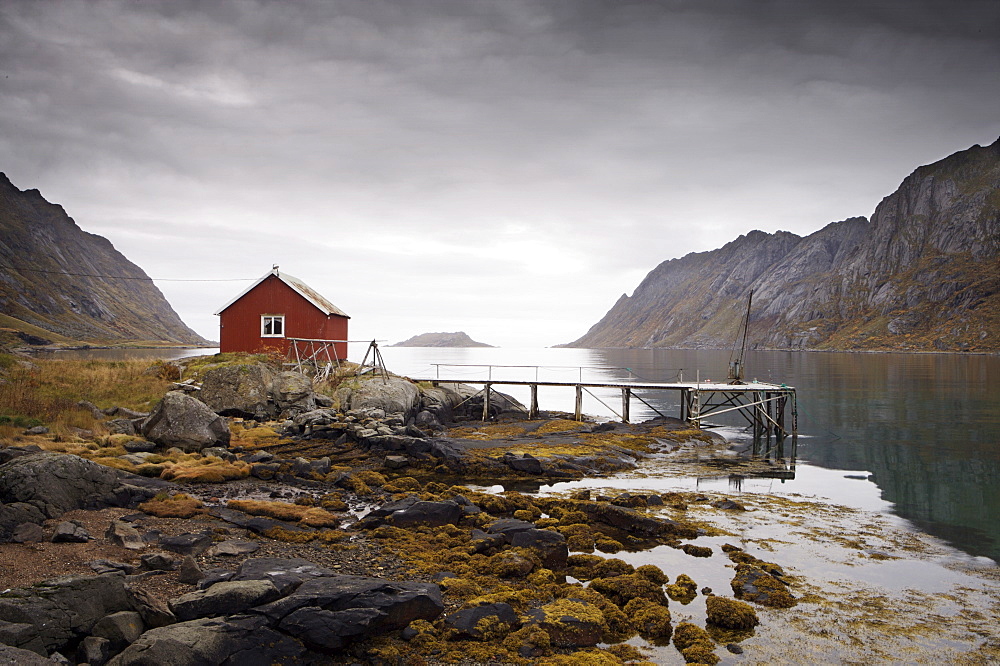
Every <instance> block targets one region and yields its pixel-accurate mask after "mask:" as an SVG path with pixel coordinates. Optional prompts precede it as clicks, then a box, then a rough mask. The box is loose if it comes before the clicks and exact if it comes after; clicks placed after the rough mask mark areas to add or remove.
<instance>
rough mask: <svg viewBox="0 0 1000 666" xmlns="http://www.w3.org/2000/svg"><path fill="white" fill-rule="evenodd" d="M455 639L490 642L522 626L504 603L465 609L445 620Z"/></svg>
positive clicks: (508, 605)
mask: <svg viewBox="0 0 1000 666" xmlns="http://www.w3.org/2000/svg"><path fill="white" fill-rule="evenodd" d="M444 625H445V626H446V627H448V628H449V629H452V630H453V631H454V632H455V635H454V637H455V638H466V639H472V640H478V641H490V640H497V639H499V638H503V637H504V636H506V635H507V634H509V633H510V632H511V631H513V630H515V629H517V628H518V627H520V626H521V622H520V620H519V619H518V616H517V613H515V612H514V609H513V608H511V606H510V604H506V603H503V602H499V603H493V604H484V605H482V606H475V607H473V608H465V609H463V610H460V611H457V612H455V613H452V614H451V615H448V616H446V617H445V618H444Z"/></svg>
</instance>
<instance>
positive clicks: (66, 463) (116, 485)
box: [0, 451, 175, 542]
mask: <svg viewBox="0 0 1000 666" xmlns="http://www.w3.org/2000/svg"><path fill="white" fill-rule="evenodd" d="M174 487H175V486H174V484H172V483H169V482H167V481H162V480H160V479H147V478H144V477H141V476H138V475H136V474H129V473H128V472H123V471H121V470H116V469H113V468H111V467H105V466H104V465H98V464H97V463H94V462H91V461H89V460H85V459H84V458H80V457H79V456H73V455H67V454H62V453H55V452H49V451H42V452H38V453H29V454H26V455H21V456H18V457H16V458H13V459H11V460H10V461H8V462H6V463H4V464H3V465H0V503H2V504H3V505H4V507H3V511H2V512H0V542H3V541H6V540H9V538H10V536H11V533H12V532H13V530H14V528H15V527H17V526H18V525H19V524H21V523H26V522H33V523H38V522H41V521H43V520H45V519H46V518H58V517H60V516H61V515H62V514H63V513H65V512H67V511H72V510H74V509H103V508H106V507H110V506H117V507H132V506H136V505H137V504H139V503H140V502H143V501H145V500H147V499H150V498H151V497H153V496H154V495H155V494H156V493H157V492H158V491H160V490H167V489H171V488H174Z"/></svg>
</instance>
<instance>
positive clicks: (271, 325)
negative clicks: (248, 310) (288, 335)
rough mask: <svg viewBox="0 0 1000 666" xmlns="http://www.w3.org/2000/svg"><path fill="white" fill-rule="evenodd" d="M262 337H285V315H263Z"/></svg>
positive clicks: (261, 321) (261, 320)
mask: <svg viewBox="0 0 1000 666" xmlns="http://www.w3.org/2000/svg"><path fill="white" fill-rule="evenodd" d="M260 337H262V338H283V337H285V315H261V317H260Z"/></svg>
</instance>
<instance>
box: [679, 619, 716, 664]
mask: <svg viewBox="0 0 1000 666" xmlns="http://www.w3.org/2000/svg"><path fill="white" fill-rule="evenodd" d="M674 647H676V648H677V649H678V650H679V651H680V653H681V655H682V656H683V657H684V661H686V662H688V663H689V664H691V663H695V664H716V663H718V662H719V657H718V656H717V655H716V654H715V643H714V642H713V641H712V637H711V636H709V635H708V632H707V631H705V630H704V629H702V628H701V627H699V626H698V625H695V624H691V623H690V622H681V623H680V624H678V625H677V629H676V630H675V631H674Z"/></svg>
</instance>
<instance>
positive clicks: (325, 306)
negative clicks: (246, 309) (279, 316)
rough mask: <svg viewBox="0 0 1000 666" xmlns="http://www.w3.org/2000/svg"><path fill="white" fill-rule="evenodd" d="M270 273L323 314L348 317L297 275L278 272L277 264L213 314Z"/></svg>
mask: <svg viewBox="0 0 1000 666" xmlns="http://www.w3.org/2000/svg"><path fill="white" fill-rule="evenodd" d="M272 275H273V276H274V277H276V278H278V279H279V280H281V281H282V282H284V283H285V284H287V285H288V286H289V287H291V288H292V291H294V292H295V293H297V294H298V295H299V296H301V297H302V298H304V299H306V300H307V301H309V302H310V303H312V304H313V305H315V306H316V307H317V308H318V309H319V310H320V311H321V312H322V313H323V314H325V315H332V314H335V315H340V316H341V317H348V318H350V317H349V316H348V315H347V314H345V313H344V311H343V310H341V309H340V308H338V307H337V306H336V305H334V304H333V303H331V302H330V301H328V300H326V299H325V298H323V297H322V296H320V295H319V293H318V292H317V291H315V290H314V289H313V288H312V287H310V286H309V285H307V284H306V283H305V282H303V281H302V280H300V279H298V278H297V277H295V276H293V275H289V274H288V273H280V272H278V267H277V266H275V267H274V268H273V269H271V270H269V271H268V272H267V273H264V275H262V276H261V278H260V279H259V280H257V281H256V282H254V283H253V284H252V285H250V286H249V287H247V288H246V289H244V290H243V291H241V292H240V293H239V294H238V295H237V296H236V298H234V299H233V300H231V301H229V302H228V303H226V304H225V305H223V306H222V307H221V308H219V310H218V311H217V312H216V313H215V314H217V315H221V314H222V312H223V311H224V310H225V309H226V308H228V307H229V306H230V305H232V304H233V303H235V302H236V301H238V300H240V299H241V298H243V297H244V296H245V295H247V294H248V293H249V292H250V291H251V290H253V288H254V287H256V286H257V285H259V284H260V283H261V282H263V281H264V280H266V279H267V278H269V277H271V276H272Z"/></svg>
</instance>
